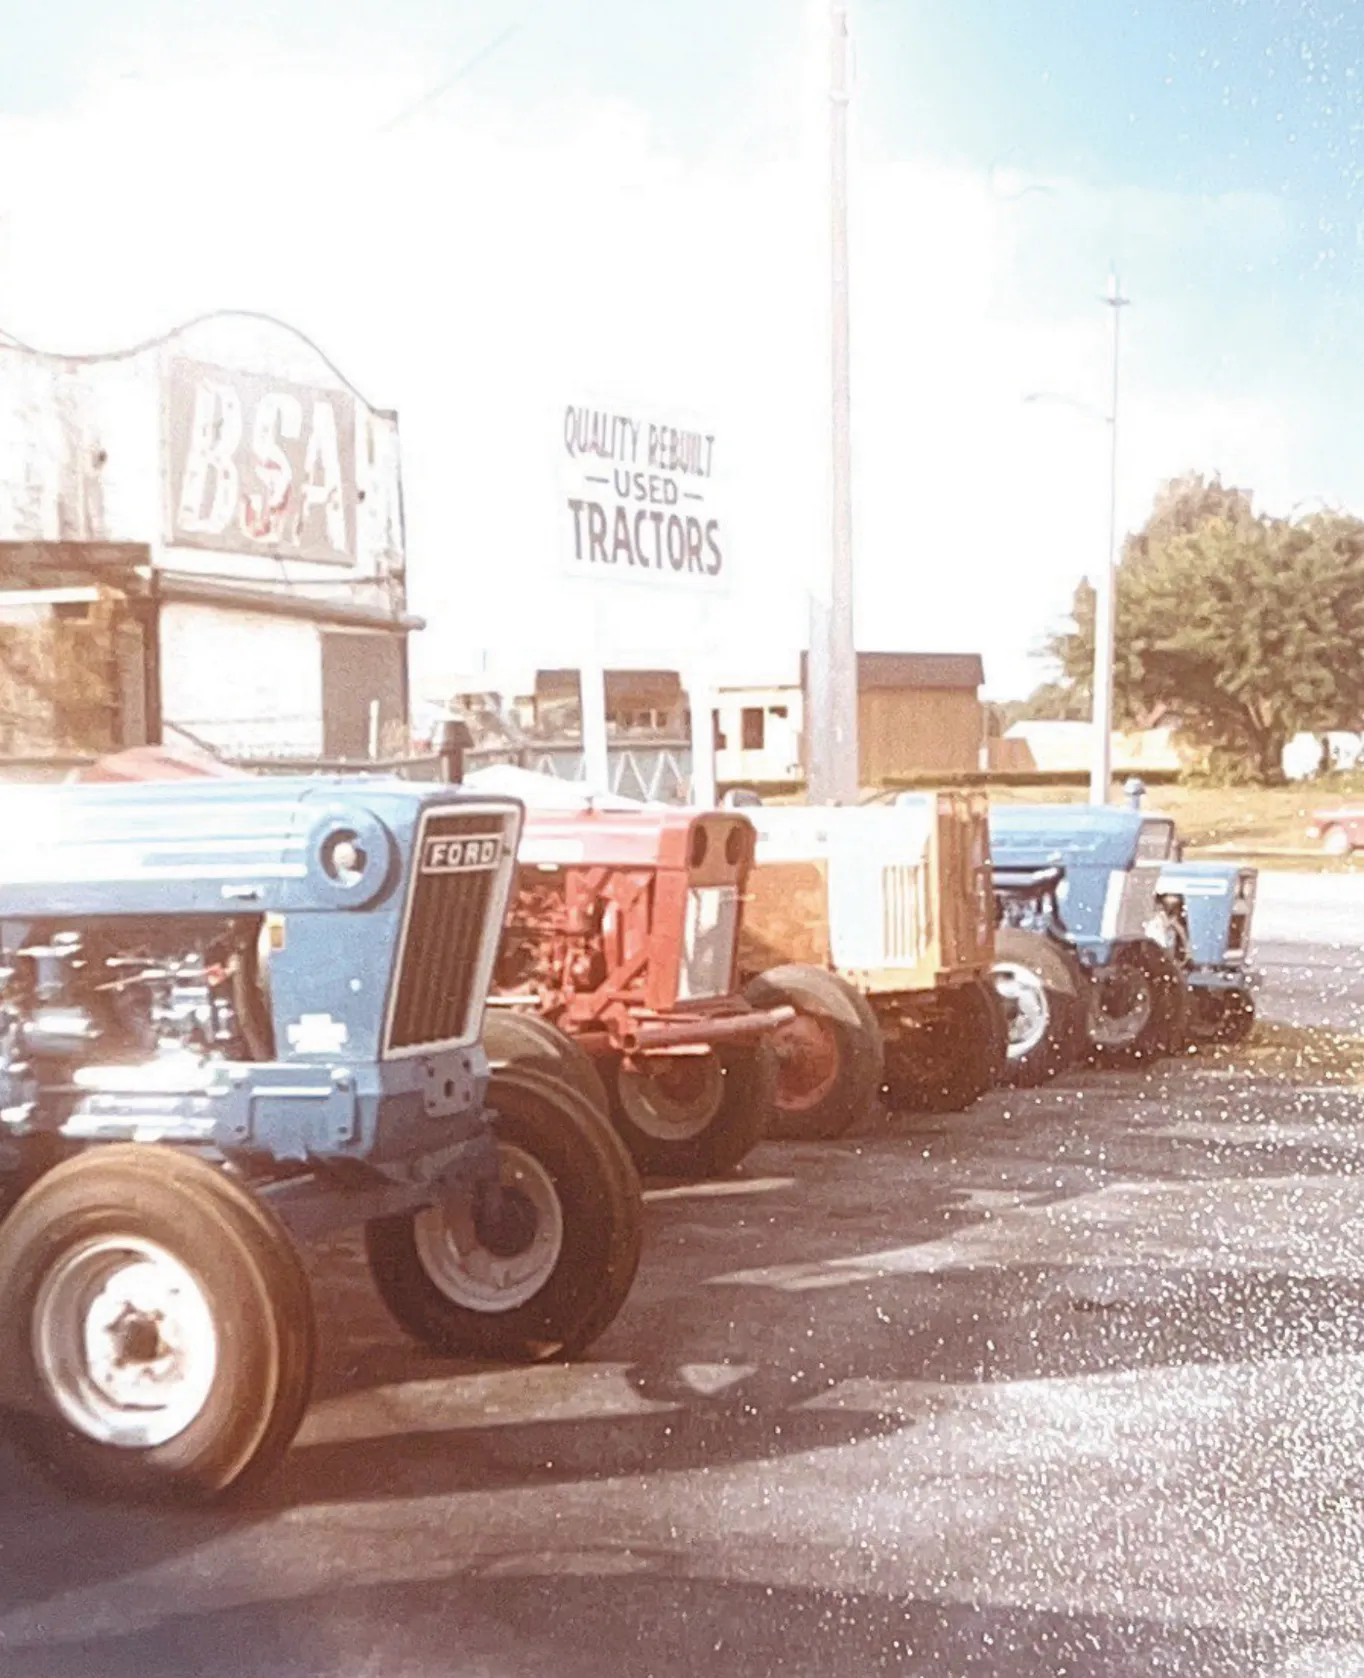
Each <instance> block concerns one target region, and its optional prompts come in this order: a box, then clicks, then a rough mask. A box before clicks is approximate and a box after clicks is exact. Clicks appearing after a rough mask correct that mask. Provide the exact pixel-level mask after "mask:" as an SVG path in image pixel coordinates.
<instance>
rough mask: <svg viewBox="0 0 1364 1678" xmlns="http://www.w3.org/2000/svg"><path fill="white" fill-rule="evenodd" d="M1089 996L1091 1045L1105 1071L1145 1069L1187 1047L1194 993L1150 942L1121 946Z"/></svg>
mask: <svg viewBox="0 0 1364 1678" xmlns="http://www.w3.org/2000/svg"><path fill="white" fill-rule="evenodd" d="M1090 997H1091V1006H1090V1013H1089V1021H1088V1030H1089V1039H1090V1046H1091V1052H1092V1054H1093V1057H1094V1059H1095V1060H1096V1061H1097V1062H1098V1063H1099V1064H1100V1065H1101V1066H1115V1067H1130V1066H1138V1065H1144V1064H1147V1063H1149V1062H1150V1061H1153V1060H1159V1059H1161V1058H1162V1057H1163V1056H1165V1055H1171V1054H1177V1053H1178V1052H1179V1051H1180V1050H1181V1049H1182V1048H1183V1047H1184V1043H1185V1027H1186V1020H1187V1016H1188V1006H1189V989H1188V986H1187V985H1186V984H1185V982H1184V974H1183V972H1182V971H1181V970H1180V967H1179V964H1178V963H1177V962H1176V961H1175V960H1174V958H1173V957H1172V956H1171V955H1170V954H1169V952H1168V951H1166V950H1164V949H1162V948H1161V946H1160V945H1159V944H1157V943H1155V942H1153V941H1152V940H1151V939H1149V938H1143V939H1140V940H1137V941H1135V942H1133V943H1130V944H1123V945H1121V946H1120V947H1119V949H1118V951H1117V954H1116V955H1115V957H1114V959H1113V962H1112V963H1111V965H1110V966H1109V968H1108V969H1106V970H1100V972H1098V973H1096V974H1095V975H1094V978H1093V982H1092V989H1091V992H1090Z"/></svg>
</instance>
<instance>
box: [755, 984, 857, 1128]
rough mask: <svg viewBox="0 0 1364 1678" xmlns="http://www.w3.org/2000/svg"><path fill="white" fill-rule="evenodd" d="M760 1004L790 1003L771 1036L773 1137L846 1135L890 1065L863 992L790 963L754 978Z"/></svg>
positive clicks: (768, 1006)
mask: <svg viewBox="0 0 1364 1678" xmlns="http://www.w3.org/2000/svg"><path fill="white" fill-rule="evenodd" d="M744 994H745V996H746V997H747V999H748V1001H749V1002H751V1003H752V1004H753V1006H754V1007H755V1008H780V1007H783V1006H788V1007H792V1008H794V1009H795V1010H796V1017H795V1019H794V1020H791V1021H789V1022H788V1023H787V1024H786V1025H783V1026H779V1027H778V1028H777V1030H776V1031H775V1032H774V1033H773V1036H772V1046H773V1049H774V1051H775V1053H776V1057H777V1080H776V1089H775V1092H774V1096H773V1108H772V1117H771V1120H770V1121H769V1126H768V1130H769V1134H770V1135H771V1136H774V1137H779V1138H781V1139H782V1140H784V1141H802V1142H808V1141H816V1140H828V1139H831V1138H833V1137H837V1136H843V1135H845V1134H846V1133H847V1132H848V1131H849V1130H851V1129H852V1127H853V1125H855V1124H856V1123H857V1121H858V1120H859V1119H860V1118H862V1117H863V1116H864V1115H865V1113H866V1112H867V1109H868V1108H869V1106H870V1105H871V1103H872V1101H873V1100H874V1099H875V1097H876V1093H877V1091H878V1090H879V1089H880V1087H881V1078H882V1073H883V1069H884V1065H885V1057H884V1051H883V1049H882V1045H881V1028H880V1026H879V1024H878V1023H877V1019H876V1016H875V1014H874V1013H873V1012H872V1011H871V1008H870V1007H869V1005H868V1004H867V1001H866V999H865V998H864V997H863V996H862V994H861V993H860V992H859V991H857V990H854V989H853V987H852V986H851V985H850V984H848V983H847V981H846V980H844V979H841V978H840V977H839V976H838V974H836V973H830V972H828V971H826V970H825V969H824V968H822V967H806V966H801V965H798V964H790V965H787V966H784V967H774V968H771V969H770V970H769V971H768V972H766V973H760V974H759V975H758V977H757V978H755V979H752V980H750V981H749V984H748V987H747V989H746V990H745V992H744Z"/></svg>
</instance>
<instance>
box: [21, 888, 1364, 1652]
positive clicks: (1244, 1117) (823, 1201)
mask: <svg viewBox="0 0 1364 1678" xmlns="http://www.w3.org/2000/svg"><path fill="white" fill-rule="evenodd" d="M1317 889H1318V891H1319V892H1320V891H1326V892H1327V893H1328V894H1329V892H1330V890H1331V889H1332V888H1331V886H1330V884H1329V882H1328V883H1327V884H1326V885H1324V886H1318V888H1317ZM1265 901H1266V903H1267V904H1268V907H1267V908H1266V910H1265V922H1264V925H1265V930H1266V932H1267V933H1268V934H1269V935H1270V936H1267V938H1266V940H1265V943H1264V946H1263V950H1262V953H1263V954H1264V955H1265V956H1266V958H1267V960H1268V964H1269V974H1268V982H1267V986H1266V991H1265V998H1264V1000H1265V1007H1266V1012H1267V1013H1268V1014H1269V1015H1270V1016H1271V1017H1277V1018H1279V1019H1290V1020H1293V1021H1294V1022H1296V1023H1298V1024H1310V1023H1314V1018H1313V1017H1312V1015H1313V1003H1312V996H1313V994H1314V984H1315V991H1316V993H1317V994H1319V995H1320V996H1321V997H1322V998H1323V1000H1322V1001H1320V1002H1319V1003H1318V1004H1317V1005H1316V1006H1317V1013H1318V1015H1319V1016H1320V1017H1321V1018H1322V1020H1323V1021H1324V1023H1327V1024H1335V1025H1342V1026H1343V1025H1347V1024H1348V1023H1349V1019H1348V1018H1347V1017H1346V1016H1347V1015H1351V1011H1352V1010H1354V1009H1355V1008H1356V1007H1358V1005H1359V1003H1360V1002H1361V1000H1364V985H1361V974H1360V970H1359V966H1358V962H1359V952H1358V949H1357V948H1356V947H1355V946H1354V944H1353V943H1352V942H1350V941H1349V940H1348V939H1347V937H1346V935H1345V933H1344V932H1342V931H1341V930H1340V929H1341V928H1342V927H1343V926H1344V925H1345V924H1346V923H1345V920H1344V919H1343V918H1342V917H1341V916H1337V917H1336V918H1335V919H1334V920H1333V919H1332V916H1331V909H1330V902H1329V898H1328V902H1327V907H1326V909H1325V910H1322V909H1321V908H1320V906H1319V905H1317V906H1316V907H1313V906H1312V903H1313V902H1314V901H1315V900H1312V901H1311V902H1308V907H1307V909H1304V907H1303V903H1302V902H1299V901H1298V900H1296V899H1293V898H1291V893H1290V898H1289V899H1288V900H1285V899H1283V898H1281V897H1279V896H1277V895H1276V890H1275V888H1274V886H1273V884H1272V883H1271V886H1270V889H1269V891H1268V892H1267V893H1266V897H1265ZM1304 901H1306V899H1305V900H1304ZM1314 915H1315V916H1317V919H1315V920H1313V919H1312V916H1314ZM1323 932H1324V933H1325V934H1326V936H1325V937H1324V938H1323V937H1322V936H1320V935H1321V934H1322V933H1323ZM1314 963H1317V964H1321V965H1322V966H1323V968H1324V970H1327V971H1329V973H1330V974H1331V976H1332V982H1333V984H1335V985H1337V986H1338V990H1329V989H1328V988H1326V987H1324V986H1323V985H1322V984H1321V983H1320V982H1314V981H1313V980H1312V979H1311V978H1310V977H1308V978H1304V976H1303V975H1304V972H1307V971H1310V969H1311V968H1312V966H1313V964H1314ZM1361 1160H1364V1102H1361V1101H1360V1099H1359V1097H1358V1096H1357V1095H1356V1094H1355V1093H1354V1092H1353V1090H1352V1089H1350V1088H1342V1087H1335V1086H1334V1085H1332V1084H1331V1083H1330V1082H1329V1081H1328V1080H1327V1079H1326V1077H1325V1075H1323V1077H1322V1078H1321V1079H1320V1080H1318V1079H1316V1078H1314V1077H1313V1076H1312V1075H1311V1074H1310V1071H1309V1072H1308V1073H1307V1074H1304V1073H1302V1072H1299V1073H1297V1074H1296V1075H1295V1076H1292V1077H1290V1076H1287V1075H1285V1074H1284V1073H1283V1071H1282V1070H1276V1069H1275V1068H1274V1067H1272V1066H1270V1065H1268V1064H1266V1063H1263V1062H1261V1061H1257V1060H1256V1059H1255V1057H1254V1056H1253V1055H1252V1056H1246V1057H1241V1058H1239V1059H1236V1060H1233V1059H1231V1058H1228V1057H1223V1056H1220V1055H1214V1056H1209V1055H1199V1056H1192V1057H1190V1058H1188V1059H1186V1060H1182V1061H1180V1062H1178V1063H1175V1064H1170V1065H1166V1066H1164V1067H1162V1068H1160V1069H1157V1070H1156V1071H1155V1072H1153V1073H1150V1074H1142V1075H1135V1074H1116V1073H1107V1074H1093V1073H1090V1074H1085V1075H1083V1076H1078V1077H1074V1078H1070V1079H1067V1080H1065V1081H1064V1082H1063V1083H1061V1084H1058V1085H1054V1086H1052V1087H1050V1088H1048V1089H1046V1090H1044V1091H1041V1092H1038V1093H1035V1094H1029V1095H1024V1096H1019V1095H1011V1094H1005V1093H996V1094H993V1095H991V1096H989V1097H988V1098H987V1099H986V1100H984V1101H982V1102H981V1103H980V1104H979V1106H978V1107H977V1108H976V1109H974V1110H973V1111H972V1112H970V1113H968V1114H966V1115H962V1116H956V1117H951V1118H940V1119H939V1118H934V1119H924V1118H922V1117H919V1118H912V1119H896V1120H886V1121H883V1122H872V1123H869V1124H868V1126H867V1127H866V1130H865V1133H864V1134H862V1135H859V1136H857V1137H855V1138H852V1139H850V1140H848V1141H845V1142H843V1143H840V1144H836V1145H832V1144H819V1145H808V1146H795V1145H790V1146H766V1147H764V1148H762V1149H761V1150H760V1151H759V1152H758V1153H757V1154H755V1155H754V1156H753V1157H752V1158H751V1159H750V1160H749V1162H748V1163H747V1165H746V1166H745V1168H744V1170H743V1171H742V1172H741V1173H740V1174H739V1175H738V1176H737V1177H736V1178H735V1179H734V1180H732V1181H727V1182H723V1183H718V1184H708V1185H707V1184H702V1185H696V1186H686V1185H682V1186H666V1187H660V1188H657V1189H655V1190H654V1191H653V1192H652V1193H651V1196H650V1202H649V1206H648V1213H647V1244H646V1251H645V1258H644V1265H643V1269H642V1271H641V1275H640V1279H639V1282H638V1284H637V1287H636V1290H635V1293H634V1295H633V1296H632V1298H631V1300H630V1302H629V1303H628V1305H627V1307H626V1309H625V1310H624V1312H623V1313H622V1315H621V1316H620V1318H619V1320H618V1321H617V1323H616V1324H615V1325H614V1326H613V1328H612V1329H611V1331H610V1332H609V1333H608V1335H607V1336H606V1337H605V1338H604V1339H603V1340H602V1341H601V1342H600V1343H599V1345H598V1346H597V1347H596V1348H595V1349H594V1353H593V1356H592V1359H591V1361H589V1362H586V1363H584V1364H581V1365H578V1366H575V1367H559V1366H551V1367H543V1368H538V1369H534V1370H530V1371H524V1370H512V1371H508V1370H504V1369H482V1370H476V1369H469V1368H452V1367H450V1366H448V1365H443V1364H440V1363H437V1362H435V1361H434V1360H432V1359H430V1358H428V1357H426V1356H425V1355H423V1354H421V1353H419V1352H417V1351H414V1350H412V1349H410V1348H409V1347H407V1346H406V1345H405V1344H404V1343H403V1341H402V1340H401V1337H400V1336H399V1334H398V1333H397V1331H396V1330H395V1329H393V1328H392V1327H391V1326H390V1325H389V1323H388V1322H387V1320H386V1319H385V1318H384V1316H383V1314H382V1311H381V1309H380V1308H379V1306H378V1305H377V1303H376V1302H375V1300H374V1298H373V1296H372V1294H371V1292H370V1289H369V1286H368V1283H367V1281H366V1279H365V1277H364V1275H363V1273H362V1271H361V1268H360V1265H359V1262H358V1259H357V1256H356V1254H355V1251H354V1249H353V1248H350V1247H342V1248H336V1249H332V1250H331V1251H330V1252H329V1253H327V1254H323V1255H319V1258H318V1263H317V1274H318V1277H319V1286H320V1289H321V1295H322V1300H323V1310H324V1325H325V1335H326V1352H325V1368H324V1371H323V1376H322V1380H321V1382H320V1385H319V1398H318V1403H317V1404H316V1406H315V1408H314V1410H313V1412H312V1414H311V1416H310V1418H309V1420H308V1422H307V1424H306V1426H305V1430H304V1433H303V1435H302V1436H301V1438H300V1441H299V1445H298V1448H297V1450H296V1451H295V1452H294V1454H293V1456H292V1458H291V1459H290V1461H289V1463H288V1464H287V1466H286V1470H285V1472H284V1474H283V1475H282V1476H281V1477H280V1478H279V1479H278V1480H277V1481H276V1482H274V1483H273V1484H272V1485H271V1487H270V1488H269V1489H268V1493H267V1496H266V1500H265V1501H264V1502H263V1503H261V1504H259V1505H257V1506H255V1507H252V1508H250V1509H246V1510H239V1511H237V1512H235V1513H234V1514H232V1515H230V1516H229V1515H213V1516H202V1515H179V1516H171V1515H149V1514H146V1513H144V1512H134V1511H126V1510H123V1511H120V1510H91V1509H86V1508H77V1507H74V1506H72V1505H69V1504H66V1503H63V1502H62V1501H61V1500H59V1499H58V1498H56V1497H54V1496H53V1495H52V1494H51V1493H50V1492H48V1491H47V1490H46V1489H45V1488H44V1487H42V1486H41V1485H39V1484H37V1483H36V1482H35V1481H34V1480H32V1479H31V1478H30V1477H29V1476H27V1474H26V1473H25V1472H24V1471H23V1470H22V1469H21V1468H20V1467H19V1466H18V1465H17V1464H15V1463H12V1462H10V1461H9V1460H8V1459H5V1460H4V1462H3V1464H2V1465H0V1467H3V1471H4V1472H5V1474H6V1476H7V1484H8V1486H9V1488H10V1492H9V1496H8V1498H7V1500H6V1502H5V1504H4V1505H3V1507H2V1508H0V1673H3V1674H4V1675H5V1678H39V1675H41V1678H67V1675H70V1678H87V1675H88V1678H95V1675H98V1678H123V1675H125V1674H127V1675H132V1674H137V1675H138V1678H163V1675H164V1678H172V1675H173V1678H188V1675H190V1674H200V1673H202V1674H215V1675H216V1674H219V1673H221V1674H223V1675H224V1678H228V1675H231V1678H255V1675H257V1674H259V1675H261V1678H266V1675H268V1678H295V1675H300V1678H302V1675H307V1678H324V1675H325V1678H379V1675H381V1674H382V1675H383V1678H436V1675H440V1678H450V1675H461V1678H462V1675H464V1674H469V1675H480V1678H483V1675H486V1678H522V1675H526V1678H539V1675H541V1674H544V1675H546V1678H548V1675H550V1674H554V1675H556V1678H578V1675H580V1674H581V1675H587V1674H591V1675H593V1678H605V1675H610V1674H616V1673H622V1674H625V1673H639V1674H646V1673H647V1674H658V1675H660V1678H661V1675H665V1674H666V1675H672V1674H682V1673H688V1674H690V1673H696V1672H705V1673H707V1674H712V1675H721V1678H729V1675H731V1674H733V1675H734V1678H740V1675H743V1678H759V1675H761V1674H766V1673H801V1674H804V1673H809V1674H819V1675H820V1678H845V1675H846V1678H863V1675H867V1674H872V1673H882V1672H894V1673H922V1674H925V1675H928V1674H934V1675H956V1674H973V1675H974V1674H996V1673H998V1674H1001V1675H1005V1674H1008V1675H1017V1678H1034V1675H1036V1678H1040V1675H1042V1674H1048V1675H1049V1674H1053V1673H1056V1674H1061V1673H1065V1674H1069V1675H1075V1678H1079V1675H1095V1678H1098V1675H1104V1678H1108V1675H1119V1674H1121V1675H1128V1674H1130V1675H1132V1678H1136V1675H1138V1674H1140V1675H1142V1678H1146V1675H1149V1674H1173V1675H1189V1678H1193V1675H1204V1674H1218V1675H1220V1674H1227V1675H1228V1678H1230V1675H1233V1674H1234V1675H1236V1678H1251V1675H1258V1674H1265V1675H1276V1678H1277V1675H1282V1678H1355V1675H1364V1449H1362V1447H1361V1421H1362V1420H1364V1219H1362V1218H1361V1210H1362V1209H1364V1187H1362V1186H1361V1184H1360V1183H1359V1182H1358V1181H1357V1172H1358V1167H1359V1163H1360V1161H1361Z"/></svg>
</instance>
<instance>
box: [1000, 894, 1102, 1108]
mask: <svg viewBox="0 0 1364 1678" xmlns="http://www.w3.org/2000/svg"><path fill="white" fill-rule="evenodd" d="M991 977H992V978H993V980H994V987H995V992H996V994H997V995H998V996H999V998H1000V1000H1001V1002H1002V1003H1003V1005H1004V1009H1005V1016H1006V1022H1007V1032H1008V1037H1007V1042H1008V1048H1007V1054H1006V1060H1005V1070H1004V1077H1005V1080H1006V1081H1007V1082H1008V1083H1011V1084H1017V1085H1020V1086H1023V1087H1025V1088H1027V1087H1031V1086H1034V1085H1037V1084H1042V1083H1045V1082H1046V1081H1047V1080H1048V1079H1049V1078H1054V1077H1056V1076H1057V1074H1058V1073H1060V1072H1065V1071H1068V1070H1069V1069H1070V1068H1071V1067H1072V1066H1074V1065H1075V1064H1076V1063H1077V1062H1078V1061H1079V1059H1080V1057H1081V1055H1082V1054H1083V1053H1084V1047H1085V1014H1086V998H1087V992H1088V983H1089V982H1088V980H1087V979H1086V977H1085V972H1084V969H1083V968H1082V967H1081V966H1080V963H1079V962H1078V961H1077V960H1076V959H1075V957H1074V956H1073V955H1071V953H1070V952H1069V950H1066V949H1064V948H1063V947H1062V946H1060V945H1059V944H1057V942H1056V941H1055V940H1054V939H1051V938H1048V937H1047V936H1046V935H1045V934H1044V933H1041V932H1028V931H1025V930H1023V929H1021V928H1018V927H1001V928H1000V929H999V931H998V932H997V933H996V934H995V964H994V968H993V970H992V974H991Z"/></svg>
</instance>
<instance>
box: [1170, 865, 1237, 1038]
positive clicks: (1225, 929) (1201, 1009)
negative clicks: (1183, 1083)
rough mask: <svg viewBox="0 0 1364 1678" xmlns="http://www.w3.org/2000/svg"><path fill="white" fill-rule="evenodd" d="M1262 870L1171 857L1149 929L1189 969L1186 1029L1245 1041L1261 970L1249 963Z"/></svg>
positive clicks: (1193, 1033) (1199, 1035) (1197, 1034)
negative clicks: (1172, 858) (1258, 886)
mask: <svg viewBox="0 0 1364 1678" xmlns="http://www.w3.org/2000/svg"><path fill="white" fill-rule="evenodd" d="M1256 883H1257V871H1256V870H1255V869H1254V868H1248V867H1246V866H1245V865H1243V864H1239V863H1229V862H1167V863H1166V864H1165V866H1164V867H1163V868H1162V869H1161V871H1160V878H1159V880H1158V882H1157V885H1156V920H1155V921H1154V922H1153V923H1152V927H1151V931H1152V934H1153V936H1154V937H1156V938H1157V939H1158V940H1159V941H1160V942H1161V943H1162V944H1164V946H1165V948H1166V949H1167V950H1168V951H1169V952H1170V954H1171V955H1172V956H1173V957H1174V959H1175V960H1176V961H1177V962H1178V963H1179V965H1180V967H1181V968H1182V969H1183V972H1184V982H1185V984H1186V985H1187V986H1188V987H1189V1018H1188V1027H1189V1033H1190V1035H1191V1036H1193V1037H1197V1038H1203V1039H1205V1040H1211V1041H1213V1042H1219V1043H1240V1042H1242V1041H1243V1040H1244V1039H1245V1038H1247V1037H1248V1036H1249V1035H1250V1033H1251V1031H1252V1029H1253V1028H1254V1025H1255V991H1256V988H1257V987H1258V985H1259V983H1260V975H1259V973H1258V972H1257V971H1256V970H1255V969H1254V968H1253V967H1252V966H1251V962H1250V925H1251V920H1252V918H1253V916H1254V913H1255V887H1256Z"/></svg>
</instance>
